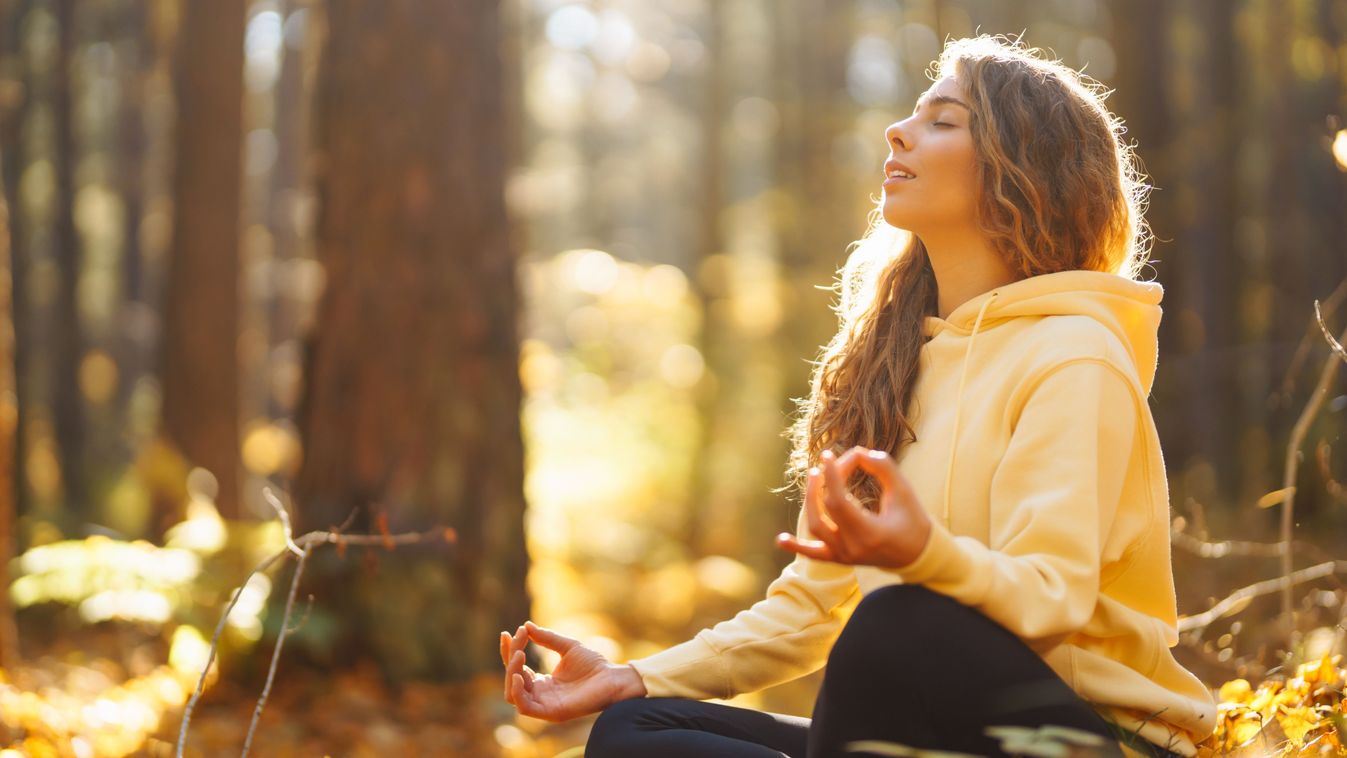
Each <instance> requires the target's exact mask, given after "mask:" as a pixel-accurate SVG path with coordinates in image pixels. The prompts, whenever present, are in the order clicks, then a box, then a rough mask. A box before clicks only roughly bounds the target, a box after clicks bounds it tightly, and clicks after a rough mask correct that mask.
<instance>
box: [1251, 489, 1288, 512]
mask: <svg viewBox="0 0 1347 758" xmlns="http://www.w3.org/2000/svg"><path fill="white" fill-rule="evenodd" d="M1295 492H1296V488H1295V487H1282V488H1281V489H1279V490H1273V491H1271V492H1269V493H1267V494H1266V495H1264V496H1262V497H1260V498H1258V507H1259V508H1271V507H1272V506H1274V505H1278V504H1280V503H1281V502H1282V501H1283V500H1285V499H1286V498H1287V497H1288V496H1290V495H1294V494H1295Z"/></svg>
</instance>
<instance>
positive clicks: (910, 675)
mask: <svg viewBox="0 0 1347 758" xmlns="http://www.w3.org/2000/svg"><path fill="white" fill-rule="evenodd" d="M1048 724H1055V725H1060V726H1066V727H1072V728H1074V729H1078V730H1081V731H1085V732H1089V733H1091V734H1095V735H1099V736H1101V737H1103V738H1105V742H1104V743H1103V744H1101V745H1100V747H1099V748H1097V754H1098V755H1101V756H1118V755H1121V750H1120V748H1119V746H1118V742H1117V741H1116V736H1115V735H1114V733H1113V731H1112V729H1111V727H1110V725H1109V724H1108V723H1107V722H1106V721H1105V720H1104V719H1103V718H1102V717H1100V715H1099V714H1098V713H1097V712H1096V711H1095V710H1094V709H1093V708H1091V707H1090V705H1089V704H1088V703H1086V702H1085V701H1084V700H1082V699H1081V698H1080V697H1079V696H1078V695H1076V693H1075V692H1074V691H1072V690H1071V688H1070V687H1069V686H1067V684H1066V682H1064V681H1062V680H1061V678H1060V677H1058V676H1057V674H1056V673H1054V672H1053V670H1052V669H1051V668H1049V667H1048V665H1047V664H1046V663H1044V662H1043V659H1042V658H1040V657H1039V656H1038V655H1037V654H1035V653H1034V652H1033V651H1032V650H1030V649H1029V647H1028V646H1026V645H1025V644H1024V642H1023V641H1022V640H1021V639H1020V638H1019V637H1017V636H1015V634H1014V633H1012V632H1010V631H1008V630H1007V629H1005V628H1004V627H1002V626H1000V625H999V624H997V623H996V622H994V621H992V620H991V619H989V618H987V617H986V616H985V615H983V614H982V613H981V612H979V611H977V610H975V609H972V608H969V607H967V606H965V605H963V604H961V603H959V602H958V601H955V600H953V599H951V598H949V597H946V596H944V595H941V594H939V593H936V592H933V591H931V590H928V589H926V588H925V587H922V586H920V585H893V586H889V587H882V588H880V589H878V590H875V591H874V592H871V593H870V594H869V595H867V596H866V597H865V599H863V600H862V601H861V603H860V605H858V606H857V607H856V610H855V612H854V613H853V614H852V616H851V619H850V620H849V621H848V622H847V625H846V627H845V628H843V630H842V634H841V636H839V637H838V639H837V642H836V644H834V645H833V649H832V652H831V653H830V654H829V656H828V667H827V669H826V671H825V673H824V677H823V686H822V688H821V689H820V690H819V695H818V700H817V701H816V702H815V704H814V717H813V720H812V721H811V720H810V719H806V718H799V717H796V716H783V715H779V714H773V713H763V712H761V711H754V710H749V709H745V708H735V707H732V706H728V705H720V704H716V703H705V702H700V701H696V700H687V699H683V698H636V699H632V700H624V701H621V702H618V703H615V704H614V705H612V706H609V707H608V708H607V709H606V710H605V711H604V712H603V714H602V715H600V716H599V719H598V721H597V722H595V724H594V728H593V730H592V731H591V732H590V735H589V742H588V744H587V745H586V748H585V756H586V758H722V757H726V758H728V757H729V756H734V757H735V758H768V757H769V756H770V757H772V758H780V757H781V756H787V758H806V757H807V758H825V757H826V758H833V757H834V756H837V757H839V758H840V757H841V756H847V755H866V754H867V753H865V752H863V751H857V750H856V748H857V747H859V746H854V745H853V746H851V747H850V748H848V744H849V743H852V742H856V741H865V740H877V741H882V742H890V743H898V744H900V745H903V746H906V747H909V748H925V749H938V750H946V751H957V752H961V753H971V754H974V755H986V756H999V755H1006V753H1005V752H1004V751H1003V750H1002V748H1001V743H1000V741H999V740H998V739H996V738H994V737H991V736H988V735H986V734H984V732H983V730H984V729H985V728H986V727H988V726H1020V727H1035V728H1036V727H1040V726H1044V725H1048ZM1142 744H1143V745H1149V743H1144V741H1142ZM1152 747H1153V748H1154V749H1153V750H1151V752H1153V753H1154V754H1155V755H1159V756H1167V755H1171V754H1170V753H1169V752H1168V751H1165V750H1162V749H1160V748H1158V747H1154V746H1152ZM1143 750H1144V748H1143ZM869 754H870V755H874V754H875V753H869ZM891 754H893V755H897V754H898V753H891Z"/></svg>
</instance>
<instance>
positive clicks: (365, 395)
mask: <svg viewBox="0 0 1347 758" xmlns="http://www.w3.org/2000/svg"><path fill="white" fill-rule="evenodd" d="M327 13H328V28H329V38H328V43H327V48H326V50H325V53H324V55H323V59H322V63H321V64H320V74H319V82H318V85H317V87H318V95H317V105H316V112H315V120H316V123H317V136H316V144H315V148H316V150H317V151H318V156H319V157H318V160H319V164H318V165H319V166H320V169H319V173H318V178H317V181H318V191H319V196H320V197H321V206H320V209H319V219H318V226H317V246H318V255H319V260H320V261H321V262H322V264H323V265H324V267H325V269H326V272H327V280H326V281H327V286H326V290H325V292H324V295H323V298H322V301H321V304H320V306H319V311H318V314H317V318H316V323H315V328H314V332H313V334H312V337H311V339H310V341H309V344H308V352H307V357H306V365H305V393H304V397H303V400H302V401H301V405H300V412H299V419H298V424H299V428H300V434H301V438H302V440H303V442H304V448H305V457H304V463H303V466H302V468H301V470H300V473H299V475H298V478H297V480H296V482H295V486H294V494H295V496H296V503H297V506H296V510H297V518H298V522H299V524H300V528H302V529H312V528H326V527H328V526H330V525H334V524H340V523H343V522H344V521H346V519H347V516H348V514H350V513H352V512H355V513H356V514H357V516H356V519H355V524H354V526H353V528H356V529H361V528H365V529H369V528H379V527H382V526H386V527H387V528H390V529H393V530H394V531H407V530H409V529H415V528H423V527H428V526H434V525H442V526H449V527H453V528H454V529H456V530H457V531H458V534H459V540H458V545H457V546H453V547H443V546H441V547H427V548H425V549H424V550H422V551H420V552H415V551H411V550H402V551H399V552H398V553H396V554H389V555H388V556H387V557H382V558H380V559H379V563H380V567H379V569H378V570H370V568H369V566H367V565H365V564H364V563H362V562H360V561H351V560H347V561H345V562H342V561H340V560H331V561H327V562H326V563H324V561H323V560H322V558H323V556H319V557H318V558H317V559H316V560H315V563H316V564H317V565H316V566H315V571H314V574H315V580H314V582H313V584H315V585H321V588H320V589H316V590H315V595H316V597H317V601H316V602H317V603H318V606H319V608H320V609H326V610H327V611H328V612H330V613H331V614H333V615H334V616H335V618H336V620H337V622H338V624H339V626H338V628H339V630H340V632H339V634H340V637H341V639H342V641H344V642H345V643H347V644H345V645H342V644H338V645H336V647H335V648H333V649H334V650H338V651H342V652H349V651H353V650H364V651H368V652H369V653H370V654H371V655H373V656H374V657H375V658H377V659H378V660H379V661H380V662H381V663H382V664H383V666H384V667H385V669H386V670H387V671H389V672H390V673H392V674H395V675H399V676H406V675H415V674H428V673H432V672H434V673H441V674H449V675H464V674H467V673H470V672H475V671H481V670H485V669H488V668H493V667H496V666H499V652H498V650H497V649H496V642H495V640H496V638H495V636H494V635H495V633H496V632H497V631H499V630H500V629H502V628H505V627H507V626H509V627H512V626H513V625H517V624H518V623H520V622H521V621H522V620H523V619H524V618H525V616H526V615H527V612H528V602H527V597H526V594H525V589H524V575H525V571H526V568H527V559H526V556H525V552H524V542H523V512H524V498H523V487H522V484H523V444H522V441H521V435H520V428H519V410H520V399H521V397H520V385H519V378H518V376H519V374H518V369H517V365H518V342H517V339H518V335H517V327H516V321H517V319H516V310H517V306H518V303H517V295H516V285H515V268H514V261H515V254H514V252H513V247H512V242H511V240H510V237H509V234H508V220H507V217H506V210H505V202H504V180H505V170H506V165H507V162H506V152H505V150H506V149H507V148H508V147H509V144H510V142H509V139H508V136H507V135H509V134H510V133H511V132H510V129H511V125H510V124H507V123H506V122H505V121H504V103H505V101H506V99H507V98H508V91H507V90H506V88H505V85H506V81H507V79H506V75H505V72H504V71H503V67H502V58H501V52H500V48H499V38H500V33H499V8H498V4H497V3H496V2H493V1H492V0H477V1H475V2H465V3H442V2H437V1H436V0H395V1H393V2H381V3H378V4H371V3H367V2H359V1H357V0H333V2H330V3H329V4H328V6H327ZM316 612H317V611H316Z"/></svg>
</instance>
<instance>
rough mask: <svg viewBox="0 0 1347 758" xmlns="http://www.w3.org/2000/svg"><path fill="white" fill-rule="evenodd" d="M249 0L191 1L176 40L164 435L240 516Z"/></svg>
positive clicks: (224, 508)
mask: <svg viewBox="0 0 1347 758" xmlns="http://www.w3.org/2000/svg"><path fill="white" fill-rule="evenodd" d="M244 12H245V3H244V2H243V0H187V2H186V3H185V7H184V9H183V21H182V28H181V31H180V33H179V47H178V66H179V68H178V83H177V92H178V98H177V104H178V122H177V151H176V156H177V159H176V162H175V167H174V185H173V187H174V211H173V252H172V260H171V262H170V264H169V275H168V282H167V285H166V287H165V292H164V313H165V316H164V321H165V330H164V341H163V346H162V353H161V354H162V356H163V383H164V404H163V426H162V429H163V432H164V435H165V436H166V437H167V438H168V439H169V440H170V441H171V442H172V443H173V444H174V445H175V446H176V447H177V448H178V450H179V451H180V452H181V453H182V454H183V455H184V456H185V457H186V458H187V460H188V461H190V462H191V463H192V464H193V465H196V466H201V467H202V468H205V469H207V470H209V471H210V472H211V473H212V474H214V475H215V477H216V478H217V479H218V480H219V485H220V488H219V495H218V497H217V503H218V505H219V507H220V511H221V513H223V514H224V515H226V516H237V515H238V514H239V493H238V488H239V478H240V475H241V469H240V464H239V418H238V415H239V411H238V408H239V398H238V395H239V380H238V355H237V343H238V319H239V304H238V299H239V294H238V272H239V254H238V248H239V191H240V190H239V187H240V184H239V182H240V172H241V170H242V168H241V166H240V155H239V151H240V145H241V139H242V137H241V132H242V129H243V25H244Z"/></svg>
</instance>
